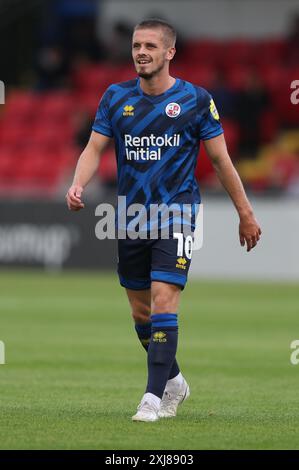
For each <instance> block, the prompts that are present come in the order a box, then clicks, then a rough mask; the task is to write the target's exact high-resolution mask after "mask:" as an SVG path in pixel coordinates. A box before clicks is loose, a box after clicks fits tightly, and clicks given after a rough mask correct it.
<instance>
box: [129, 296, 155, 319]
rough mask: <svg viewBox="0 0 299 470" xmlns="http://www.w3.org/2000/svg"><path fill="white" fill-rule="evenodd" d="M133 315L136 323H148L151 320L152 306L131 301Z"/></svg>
mask: <svg viewBox="0 0 299 470" xmlns="http://www.w3.org/2000/svg"><path fill="white" fill-rule="evenodd" d="M131 308H132V317H133V320H134V322H135V323H147V322H148V321H150V315H151V308H150V305H148V304H146V303H144V302H141V301H134V302H131Z"/></svg>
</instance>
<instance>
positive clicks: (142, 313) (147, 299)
mask: <svg viewBox="0 0 299 470" xmlns="http://www.w3.org/2000/svg"><path fill="white" fill-rule="evenodd" d="M126 292H127V296H128V299H129V303H130V306H131V312H132V317H133V320H134V322H135V330H136V333H137V335H138V338H139V340H140V342H141V344H142V346H143V347H144V349H145V350H146V351H148V347H149V342H150V339H151V334H152V321H151V289H143V290H132V289H126ZM179 373H180V368H179V366H178V363H177V361H176V359H174V361H173V364H172V367H171V370H170V372H169V376H168V380H171V379H173V378H174V377H177V376H178V375H179Z"/></svg>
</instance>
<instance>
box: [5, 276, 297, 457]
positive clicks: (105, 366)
mask: <svg viewBox="0 0 299 470" xmlns="http://www.w3.org/2000/svg"><path fill="white" fill-rule="evenodd" d="M298 311H299V310H298V284H295V283H293V284H270V283H260V284H254V283H241V282H240V283H236V282H220V281H219V282H207V281H197V282H194V281H193V282H189V284H188V286H187V287H186V289H185V291H184V293H183V297H182V302H181V306H180V322H179V325H180V327H179V329H180V336H179V352H178V356H177V357H178V361H179V363H180V365H181V368H182V371H183V373H184V375H185V377H186V378H187V380H188V382H189V383H190V387H191V397H190V399H189V400H188V401H186V403H185V404H184V405H182V406H181V407H180V408H179V412H178V416H177V417H176V418H175V419H172V420H160V421H158V422H156V423H133V422H132V421H131V416H132V415H133V414H134V413H135V410H136V406H137V404H138V402H139V400H140V398H141V396H142V394H143V392H144V387H145V382H146V354H145V352H144V350H143V349H142V347H141V346H140V344H139V343H138V341H137V338H136V335H135V331H134V328H133V325H132V322H131V319H130V315H129V308H128V304H127V300H126V296H125V292H124V290H123V289H122V288H121V287H120V286H119V285H118V281H117V278H116V275H114V274H98V273H86V272H73V273H68V274H58V275H55V274H51V273H49V274H44V273H42V272H33V271H20V272H15V271H1V272H0V340H2V341H3V342H4V343H5V347H6V364H5V365H0V422H1V424H0V447H1V449H115V450H120V449H152V450H153V449H155V450H161V449H165V450H170V449H178V450H179V449H190V450H191V449H292V448H293V449H298V448H299V439H298V422H299V400H298V396H299V364H298V365H297V366H295V365H291V363H290V355H291V352H292V351H291V349H290V343H291V341H292V340H294V339H299V316H298Z"/></svg>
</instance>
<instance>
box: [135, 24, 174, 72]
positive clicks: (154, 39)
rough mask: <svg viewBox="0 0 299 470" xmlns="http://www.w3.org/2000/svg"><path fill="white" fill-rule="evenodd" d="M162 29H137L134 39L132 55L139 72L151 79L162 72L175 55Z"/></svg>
mask: <svg viewBox="0 0 299 470" xmlns="http://www.w3.org/2000/svg"><path fill="white" fill-rule="evenodd" d="M174 53H175V49H174V48H173V47H172V48H170V47H168V48H167V46H166V44H165V41H164V38H163V32H162V30H160V29H137V30H136V31H135V32H134V34H133V39H132V56H133V60H134V65H135V68H136V72H137V74H138V75H139V76H140V77H142V78H145V79H150V78H152V77H153V76H154V75H156V74H157V73H159V72H160V70H162V69H163V68H164V67H165V66H166V65H167V63H168V62H169V60H171V59H172V57H173V56H174Z"/></svg>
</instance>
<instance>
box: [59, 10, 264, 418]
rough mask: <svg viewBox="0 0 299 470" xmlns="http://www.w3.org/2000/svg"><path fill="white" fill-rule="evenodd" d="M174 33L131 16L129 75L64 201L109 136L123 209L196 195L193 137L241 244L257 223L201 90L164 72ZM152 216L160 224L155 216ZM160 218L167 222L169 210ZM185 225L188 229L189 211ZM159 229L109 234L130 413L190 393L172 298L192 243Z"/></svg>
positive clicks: (155, 411)
mask: <svg viewBox="0 0 299 470" xmlns="http://www.w3.org/2000/svg"><path fill="white" fill-rule="evenodd" d="M175 42H176V32H175V30H174V28H173V27H172V26H171V25H170V24H169V23H167V22H165V21H163V20H160V19H148V20H144V21H142V22H141V23H139V24H137V25H136V26H135V29H134V32H133V37H132V57H133V61H134V65H135V68H136V72H137V77H136V78H135V79H134V80H129V81H126V82H122V83H117V84H112V85H111V86H109V88H108V89H107V90H106V92H105V93H104V95H103V97H102V99H101V101H100V104H99V107H98V110H97V113H96V117H95V121H94V124H93V127H92V131H91V136H90V140H89V142H88V144H87V146H86V148H85V149H84V150H83V152H82V154H81V156H80V158H79V160H78V163H77V167H76V171H75V175H74V180H73V183H72V185H71V187H70V189H69V190H68V193H67V195H66V198H67V204H68V207H69V209H70V210H73V211H78V210H80V209H82V208H83V207H84V203H83V202H82V194H83V191H84V188H85V187H86V185H87V184H88V182H89V181H90V179H91V178H92V176H93V175H94V174H95V172H96V171H97V168H98V165H99V159H100V157H101V154H102V153H103V151H104V149H105V147H106V145H107V144H108V143H109V142H110V140H111V139H114V144H115V152H116V158H117V179H118V195H119V196H125V197H126V208H125V209H128V208H129V207H130V206H131V205H132V204H140V205H142V207H144V208H145V211H149V209H150V206H151V205H153V204H162V203H163V204H165V205H166V207H169V206H170V205H172V204H178V205H179V207H181V206H182V205H191V207H193V206H195V205H198V204H199V203H200V193H199V188H198V185H197V182H196V179H195V176H194V171H195V166H196V162H197V156H198V151H199V144H200V141H202V142H203V145H204V147H205V149H206V151H207V154H208V156H209V158H210V159H211V162H212V164H213V166H214V169H215V171H216V173H217V175H218V177H219V179H220V181H221V183H222V185H223V187H224V188H225V190H226V191H227V192H228V194H229V196H230V197H231V199H232V202H233V204H234V205H235V208H236V210H237V212H238V215H239V219H240V223H239V237H240V243H241V245H242V246H244V245H245V243H246V246H247V251H250V250H252V249H253V248H254V247H255V246H256V244H257V242H258V240H259V239H260V235H261V229H260V227H259V224H258V222H257V220H256V218H255V216H254V213H253V209H252V207H251V205H250V203H249V201H248V199H247V197H246V194H245V191H244V188H243V185H242V183H241V180H240V178H239V176H238V173H237V172H236V170H235V168H234V166H233V164H232V162H231V159H230V157H229V154H228V151H227V148H226V143H225V139H224V135H223V129H222V127H221V123H220V120H219V115H218V112H217V109H216V106H215V103H214V102H213V99H212V97H211V95H210V94H209V93H208V92H207V91H206V90H205V89H203V88H201V87H200V86H197V85H194V84H192V83H190V82H188V81H186V80H183V79H181V78H175V77H172V76H171V75H170V74H169V65H170V62H171V61H172V60H173V58H174V56H175V52H176V50H175ZM151 222H152V221H151ZM155 223H156V224H157V225H158V229H160V228H161V227H160V226H159V223H160V222H159V221H158V219H157V220H155ZM167 224H168V226H169V227H168V228H171V227H172V226H173V218H172V217H171V216H169V217H168V220H167ZM191 225H192V228H193V229H194V221H191ZM149 228H150V227H149V226H146V228H145V230H147V229H149ZM169 234H170V235H169V237H168V238H163V237H159V236H158V237H155V238H150V237H148V238H146V239H145V238H136V239H132V238H131V237H127V238H121V239H119V240H118V275H119V280H120V284H121V285H122V286H123V287H124V288H125V289H126V293H127V297H128V301H129V304H130V308H131V312H132V317H133V320H134V324H135V329H136V332H137V335H138V338H139V340H140V342H141V344H142V346H143V347H144V349H145V350H146V351H147V369H148V375H147V384H146V388H145V391H144V395H143V397H142V399H141V402H140V404H139V406H138V408H137V412H136V414H135V415H134V416H133V417H132V419H133V421H144V422H153V421H157V420H158V419H162V418H170V417H174V416H176V413H177V408H178V405H179V404H181V403H182V402H183V401H184V400H186V398H188V396H189V395H190V389H189V385H188V383H187V381H186V379H185V378H184V376H183V375H182V373H181V371H180V367H179V364H178V362H177V360H176V351H177V342H178V312H179V301H180V296H181V292H182V290H183V289H184V287H185V284H186V281H187V275H188V270H189V267H190V262H191V255H192V250H190V243H189V242H188V240H187V238H188V236H186V235H185V234H184V233H179V234H178V233H176V232H173V231H172V232H171V230H170V231H169ZM189 241H190V237H189ZM187 242H188V243H187Z"/></svg>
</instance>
